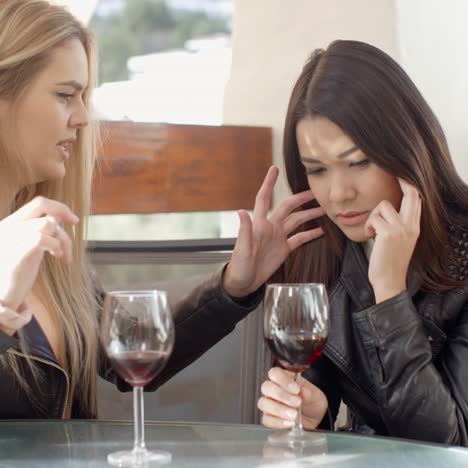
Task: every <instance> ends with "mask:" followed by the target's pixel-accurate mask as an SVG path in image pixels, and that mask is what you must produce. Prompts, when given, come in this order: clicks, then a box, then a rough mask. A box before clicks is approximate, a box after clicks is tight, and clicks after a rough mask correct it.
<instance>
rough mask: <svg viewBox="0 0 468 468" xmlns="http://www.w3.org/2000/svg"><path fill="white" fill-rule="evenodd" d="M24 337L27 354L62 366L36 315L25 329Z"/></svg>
mask: <svg viewBox="0 0 468 468" xmlns="http://www.w3.org/2000/svg"><path fill="white" fill-rule="evenodd" d="M23 335H24V339H25V342H26V346H27V354H31V355H34V356H37V357H39V358H42V359H46V360H47V361H51V362H53V363H54V364H56V365H58V366H60V364H59V363H58V361H57V358H56V357H55V354H54V352H53V351H52V348H51V346H50V344H49V340H48V339H47V337H46V335H45V333H44V331H43V330H42V328H41V326H40V325H39V322H38V321H37V320H36V317H34V314H33V316H32V319H31V320H30V321H29V323H27V324H26V325H25V326H24V327H23Z"/></svg>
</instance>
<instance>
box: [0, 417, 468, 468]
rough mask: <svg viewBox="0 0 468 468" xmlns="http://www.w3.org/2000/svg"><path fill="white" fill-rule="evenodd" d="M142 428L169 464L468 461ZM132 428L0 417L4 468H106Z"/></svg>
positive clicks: (428, 465) (355, 441) (350, 439)
mask: <svg viewBox="0 0 468 468" xmlns="http://www.w3.org/2000/svg"><path fill="white" fill-rule="evenodd" d="M145 432H146V442H147V446H148V448H149V449H150V450H151V449H152V450H166V451H169V452H171V454H172V462H171V463H170V464H169V465H165V466H168V467H187V468H188V467H190V468H193V467H205V468H210V467H230V468H234V467H263V468H267V467H272V468H273V467H275V468H279V467H282V468H286V467H288V468H292V467H300V466H311V467H328V466H330V467H347V468H366V467H372V468H374V467H379V468H394V467H400V466H401V467H421V466H424V467H425V468H453V467H462V466H468V450H467V449H463V448H456V447H445V446H441V445H430V444H422V443H415V442H409V441H403V440H397V439H389V438H378V437H364V436H359V435H354V434H348V433H339V432H337V433H332V432H323V434H324V436H325V438H324V442H323V444H321V445H319V446H313V447H297V448H295V447H276V446H272V445H271V444H269V442H268V436H269V435H270V434H271V433H272V431H270V430H268V429H265V428H263V427H261V426H254V425H235V424H232V425H223V424H190V423H151V422H147V423H146V424H145ZM131 433H132V423H131V422H120V423H119V422H112V423H110V422H105V421H3V422H0V454H1V459H0V467H2V468H3V467H17V466H21V467H24V466H27V467H31V468H32V467H48V468H50V467H59V466H60V467H65V466H66V467H81V466H86V467H89V466H92V467H106V466H109V465H108V464H107V461H106V457H107V454H108V453H109V452H110V451H115V450H125V449H128V448H130V445H131V443H129V436H130V435H131ZM145 466H153V465H145ZM154 466H157V465H154Z"/></svg>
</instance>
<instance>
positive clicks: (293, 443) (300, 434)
mask: <svg viewBox="0 0 468 468" xmlns="http://www.w3.org/2000/svg"><path fill="white" fill-rule="evenodd" d="M268 442H269V443H270V444H271V445H276V446H281V447H290V448H299V447H309V446H312V445H324V444H326V443H327V438H326V437H325V436H324V435H323V434H319V433H317V432H309V431H304V430H302V429H291V430H290V431H289V432H284V431H283V432H275V433H274V434H272V435H271V436H269V437H268Z"/></svg>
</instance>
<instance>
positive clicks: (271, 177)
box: [253, 166, 279, 220]
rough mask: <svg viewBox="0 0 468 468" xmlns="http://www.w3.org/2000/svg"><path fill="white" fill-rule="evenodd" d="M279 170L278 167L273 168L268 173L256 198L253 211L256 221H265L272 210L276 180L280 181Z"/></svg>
mask: <svg viewBox="0 0 468 468" xmlns="http://www.w3.org/2000/svg"><path fill="white" fill-rule="evenodd" d="M278 174H279V170H278V168H277V167H275V166H272V167H270V169H269V170H268V172H267V175H266V176H265V179H264V180H263V183H262V186H261V187H260V190H259V191H258V193H257V196H256V198H255V205H254V211H253V217H254V220H260V219H264V218H266V216H267V213H268V210H269V209H270V205H271V200H272V198H273V188H274V186H275V183H276V180H277V179H278Z"/></svg>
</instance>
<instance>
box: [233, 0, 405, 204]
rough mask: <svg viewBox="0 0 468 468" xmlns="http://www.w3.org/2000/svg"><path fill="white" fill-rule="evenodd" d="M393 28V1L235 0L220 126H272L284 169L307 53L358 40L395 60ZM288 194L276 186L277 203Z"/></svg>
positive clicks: (276, 157) (278, 159)
mask: <svg viewBox="0 0 468 468" xmlns="http://www.w3.org/2000/svg"><path fill="white" fill-rule="evenodd" d="M395 24H396V11H395V5H394V1H393V0H379V1H375V0H353V1H349V2H348V1H343V0H314V1H312V0H287V1H286V0H235V9H234V21H233V59H232V60H233V61H232V72H231V80H230V82H229V84H228V87H227V90H226V95H225V102H224V106H225V107H224V123H225V124H238V125H265V126H269V127H273V131H274V142H273V143H274V162H275V164H278V165H281V166H282V163H281V162H282V157H281V144H282V140H281V135H282V129H283V123H284V117H285V114H286V107H287V103H288V100H289V96H290V93H291V90H292V86H293V84H294V82H295V81H296V79H297V77H298V76H299V74H300V72H301V69H302V66H303V64H304V62H305V61H306V59H307V57H308V56H309V54H310V52H311V51H312V50H313V49H315V48H317V47H326V46H327V45H328V44H329V43H330V42H331V41H333V40H334V39H357V40H362V41H366V42H369V43H371V44H373V45H375V46H377V47H379V48H381V49H383V50H385V51H386V52H387V53H389V54H390V55H391V56H393V57H394V58H397V54H398V48H397V37H396V28H395ZM282 182H284V181H282ZM286 194H287V189H286V186H285V184H284V183H281V184H278V187H277V190H276V192H275V199H276V200H278V199H281V198H283V197H284V196H285V195H286Z"/></svg>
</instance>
